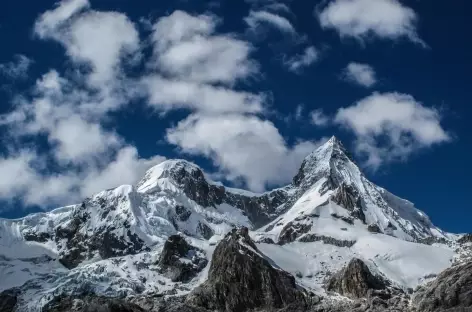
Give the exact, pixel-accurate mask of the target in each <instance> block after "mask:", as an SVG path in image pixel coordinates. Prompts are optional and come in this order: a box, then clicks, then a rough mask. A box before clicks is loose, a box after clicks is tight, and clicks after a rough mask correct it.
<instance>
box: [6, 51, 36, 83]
mask: <svg viewBox="0 0 472 312" xmlns="http://www.w3.org/2000/svg"><path fill="white" fill-rule="evenodd" d="M32 63H33V61H32V60H30V59H29V58H28V57H26V56H24V55H22V54H18V55H15V60H14V61H12V62H9V63H4V64H0V75H3V76H5V77H7V78H10V79H25V78H26V77H27V75H28V70H29V68H30V66H31V64H32Z"/></svg>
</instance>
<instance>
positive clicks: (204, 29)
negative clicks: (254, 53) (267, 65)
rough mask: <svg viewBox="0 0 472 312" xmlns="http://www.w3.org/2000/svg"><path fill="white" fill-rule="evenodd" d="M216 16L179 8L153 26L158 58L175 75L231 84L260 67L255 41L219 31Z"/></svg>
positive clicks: (156, 63) (162, 68) (161, 66)
mask: <svg viewBox="0 0 472 312" xmlns="http://www.w3.org/2000/svg"><path fill="white" fill-rule="evenodd" d="M217 24H218V20H217V19H216V18H215V17H214V16H210V15H199V16H193V15H189V14H188V13H185V12H182V11H175V12H174V13H172V14H171V15H169V16H165V17H162V18H160V19H159V20H158V21H157V22H156V23H155V25H154V27H153V29H154V30H153V35H152V38H153V42H154V62H153V64H152V65H153V68H155V69H159V70H160V71H162V72H164V73H165V74H167V75H170V76H171V77H172V78H179V79H182V80H190V81H194V82H199V83H222V84H227V85H231V84H234V83H235V82H236V81H237V80H239V79H243V78H246V77H248V76H249V75H252V74H254V73H256V72H257V71H258V67H257V64H256V63H255V62H252V61H251V60H250V59H249V53H250V52H251V49H252V47H251V45H250V44H249V43H247V42H245V41H242V40H239V39H237V38H235V37H234V36H233V35H230V34H226V35H224V34H221V35H216V34H214V32H215V27H216V25H217Z"/></svg>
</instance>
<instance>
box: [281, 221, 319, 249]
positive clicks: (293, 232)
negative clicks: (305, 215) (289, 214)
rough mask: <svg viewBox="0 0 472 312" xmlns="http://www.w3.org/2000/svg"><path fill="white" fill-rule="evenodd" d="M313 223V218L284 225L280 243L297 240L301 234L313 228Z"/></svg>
mask: <svg viewBox="0 0 472 312" xmlns="http://www.w3.org/2000/svg"><path fill="white" fill-rule="evenodd" d="M312 225H313V223H312V221H311V220H304V221H303V222H297V221H293V222H289V223H287V225H285V226H284V228H283V229H282V231H281V232H280V235H279V244H280V245H283V244H287V243H291V242H293V241H295V240H296V239H297V238H298V237H300V236H301V235H303V234H305V233H307V232H308V231H310V230H311V227H312Z"/></svg>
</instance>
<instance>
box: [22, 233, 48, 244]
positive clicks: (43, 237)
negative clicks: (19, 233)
mask: <svg viewBox="0 0 472 312" xmlns="http://www.w3.org/2000/svg"><path fill="white" fill-rule="evenodd" d="M23 237H24V238H25V240H27V241H34V242H39V243H45V242H47V241H48V240H49V239H51V235H49V233H45V232H37V233H35V232H34V231H27V232H24V233H23Z"/></svg>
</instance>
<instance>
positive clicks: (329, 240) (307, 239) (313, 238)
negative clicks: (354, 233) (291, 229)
mask: <svg viewBox="0 0 472 312" xmlns="http://www.w3.org/2000/svg"><path fill="white" fill-rule="evenodd" d="M298 241H299V242H303V243H311V242H319V241H322V242H323V243H324V244H328V245H334V246H338V247H348V248H351V247H352V246H354V244H355V243H356V241H350V240H340V239H336V238H333V237H329V236H324V235H316V234H307V235H305V236H302V237H301V238H300V239H299V240H298Z"/></svg>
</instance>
